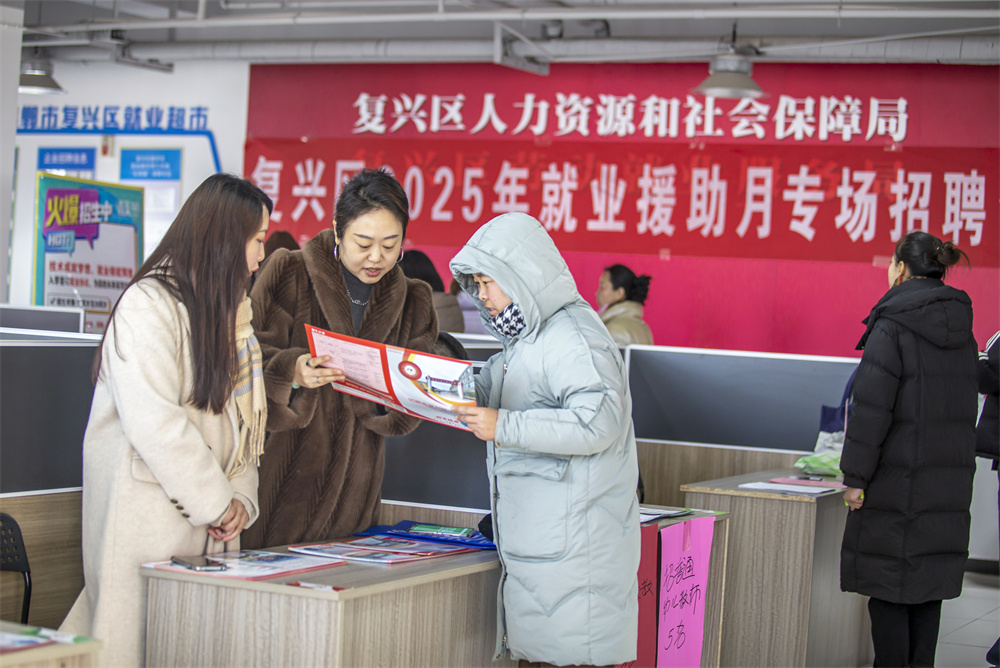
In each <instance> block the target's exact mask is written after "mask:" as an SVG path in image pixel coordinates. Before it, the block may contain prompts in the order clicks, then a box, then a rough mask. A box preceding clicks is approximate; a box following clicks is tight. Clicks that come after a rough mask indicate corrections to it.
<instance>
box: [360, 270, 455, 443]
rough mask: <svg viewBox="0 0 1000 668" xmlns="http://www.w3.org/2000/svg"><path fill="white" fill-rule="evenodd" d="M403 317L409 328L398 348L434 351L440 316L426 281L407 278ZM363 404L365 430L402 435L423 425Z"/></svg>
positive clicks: (391, 411)
mask: <svg viewBox="0 0 1000 668" xmlns="http://www.w3.org/2000/svg"><path fill="white" fill-rule="evenodd" d="M403 318H404V319H405V321H406V326H405V327H403V329H402V336H401V337H400V338H401V339H402V340H401V341H399V342H398V343H397V344H396V345H400V346H403V347H404V348H409V349H410V350H418V351H420V352H425V353H429V352H433V350H434V342H435V341H436V340H437V335H438V324H437V313H436V312H435V311H434V300H433V299H432V298H431V289H430V286H429V285H427V284H426V283H424V282H423V281H415V280H411V279H407V288H406V305H405V306H404V308H403ZM359 403H360V402H359ZM364 403H365V404H367V406H366V408H365V411H366V413H368V414H367V415H365V416H364V417H362V416H361V415H359V416H358V417H359V419H362V420H363V424H364V426H365V428H366V429H370V430H371V431H373V432H375V433H376V434H381V435H382V436H401V435H403V434H409V433H410V432H411V431H413V430H414V429H416V428H417V426H419V425H420V422H421V420H420V418H415V417H411V416H409V415H404V414H402V413H400V412H398V411H393V410H390V411H388V412H387V413H386V414H384V415H379V414H378V412H377V409H376V405H375V404H373V403H371V402H364Z"/></svg>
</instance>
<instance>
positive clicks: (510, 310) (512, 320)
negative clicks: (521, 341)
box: [493, 303, 524, 339]
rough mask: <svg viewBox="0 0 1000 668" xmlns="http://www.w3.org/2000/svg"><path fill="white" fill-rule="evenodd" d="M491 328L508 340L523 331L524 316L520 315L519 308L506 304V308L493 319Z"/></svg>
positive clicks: (515, 305)
mask: <svg viewBox="0 0 1000 668" xmlns="http://www.w3.org/2000/svg"><path fill="white" fill-rule="evenodd" d="M493 327H494V328H495V329H496V330H497V331H498V332H500V333H501V334H503V335H504V336H506V337H507V338H508V339H512V338H514V337H515V336H517V335H518V334H520V332H521V330H522V329H524V316H523V315H521V309H520V307H518V305H517V304H514V303H510V304H508V305H507V308H505V309H504V310H502V311H500V313H498V314H497V317H495V318H493Z"/></svg>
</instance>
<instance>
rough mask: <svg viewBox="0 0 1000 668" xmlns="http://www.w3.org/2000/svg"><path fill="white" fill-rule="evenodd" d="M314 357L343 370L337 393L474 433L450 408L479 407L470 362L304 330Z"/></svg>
mask: <svg viewBox="0 0 1000 668" xmlns="http://www.w3.org/2000/svg"><path fill="white" fill-rule="evenodd" d="M306 335H307V336H308V338H309V350H310V352H311V353H312V355H313V357H321V356H324V355H329V356H330V361H329V362H326V363H325V364H324V365H323V366H325V367H328V368H331V369H342V370H343V371H344V374H345V375H346V376H347V380H346V381H345V382H343V383H332V385H333V387H334V389H336V390H337V391H339V392H346V393H347V394H353V395H354V396H357V397H361V398H363V399H368V400H370V401H374V402H377V403H380V404H384V405H386V406H388V407H390V408H393V409H395V410H397V411H400V412H401V413H406V414H407V415H413V416H414V417H418V418H421V419H424V420H430V421H432V422H438V423H440V424H444V425H447V426H449V427H454V428H456V429H463V430H465V431H471V430H470V429H469V428H468V427H466V426H465V425H464V424H462V423H461V422H459V421H458V419H457V418H456V417H455V414H454V413H453V412H452V408H454V407H455V406H475V405H476V380H475V378H474V377H473V370H472V362H468V361H465V360H456V359H451V358H449V357H440V356H438V355H432V354H430V353H422V352H418V351H415V350H409V349H407V348H399V347H397V346H387V345H385V344H382V343H375V342H374V341H366V340H364V339H357V338H354V337H353V336H344V335H343V334H335V333H334V332H329V331H327V330H325V329H320V328H319V327H313V326H312V325H306Z"/></svg>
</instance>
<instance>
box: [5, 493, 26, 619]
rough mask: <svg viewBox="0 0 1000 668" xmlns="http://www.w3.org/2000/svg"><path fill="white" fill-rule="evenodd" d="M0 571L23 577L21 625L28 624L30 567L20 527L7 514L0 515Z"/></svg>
mask: <svg viewBox="0 0 1000 668" xmlns="http://www.w3.org/2000/svg"><path fill="white" fill-rule="evenodd" d="M0 571H14V572H18V573H21V574H22V575H23V576H24V598H23V599H22V602H21V623H22V624H27V623H28V606H30V605H31V567H30V566H28V553H27V552H26V551H25V549H24V538H22V537H21V527H19V526H18V525H17V522H15V521H14V518H13V517H11V516H10V515H8V514H7V513H0Z"/></svg>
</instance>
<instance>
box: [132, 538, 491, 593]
mask: <svg viewBox="0 0 1000 668" xmlns="http://www.w3.org/2000/svg"><path fill="white" fill-rule="evenodd" d="M481 554H489V555H492V556H493V557H494V558H493V559H482V560H478V561H475V562H473V563H470V564H464V565H461V566H454V567H451V568H442V569H437V570H434V571H430V572H416V573H413V574H412V575H407V576H403V577H399V578H395V579H393V580H389V581H384V582H376V583H373V584H366V585H359V586H355V587H349V588H344V589H339V590H332V591H327V590H320V589H312V588H309V587H296V586H293V585H291V584H289V583H291V582H296V581H307V582H308V581H309V576H310V575H311V574H312V575H315V574H316V573H324V572H325V570H326V569H322V570H316V571H306V572H303V573H293V574H291V575H281V576H277V577H273V578H266V579H261V580H244V579H240V578H225V577H213V576H211V575H203V574H198V573H182V572H179V571H168V570H162V569H158V568H142V567H140V571H141V573H142V575H143V576H145V577H147V578H153V577H155V578H159V579H164V580H177V581H180V582H191V583H198V584H209V585H216V586H219V587H229V588H234V589H243V590H252V591H262V592H270V593H274V592H275V590H274V589H273V588H274V587H282V589H281V590H280V591H281V593H282V594H286V595H289V596H300V597H303V598H315V599H322V600H327V601H331V600H332V601H348V600H351V599H355V598H360V597H364V596H371V595H374V594H382V593H385V592H389V591H395V590H397V589H406V588H409V587H415V586H418V585H423V584H430V583H432V582H439V581H441V580H449V579H454V578H458V577H463V576H465V575H472V574H474V573H482V572H485V571H491V570H494V569H499V568H500V562H499V560H498V559H497V558H496V552H494V551H493V550H482V551H480V552H475V553H468V554H465V555H455V556H454V557H438V558H435V559H428V560H427V562H431V561H438V560H441V559H445V560H446V559H457V558H459V557H462V556H464V557H466V559H468V558H470V557H476V556H480V555H481ZM406 563H407V564H412V565H415V564H418V563H424V562H418V561H414V562H406ZM366 565H370V566H371V567H372V568H379V569H390V568H393V565H391V564H390V565H377V564H366ZM399 565H401V566H402V565H405V564H399ZM330 568H331V569H335V568H342V566H331V567H330ZM320 584H322V583H320ZM333 586H336V585H333Z"/></svg>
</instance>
